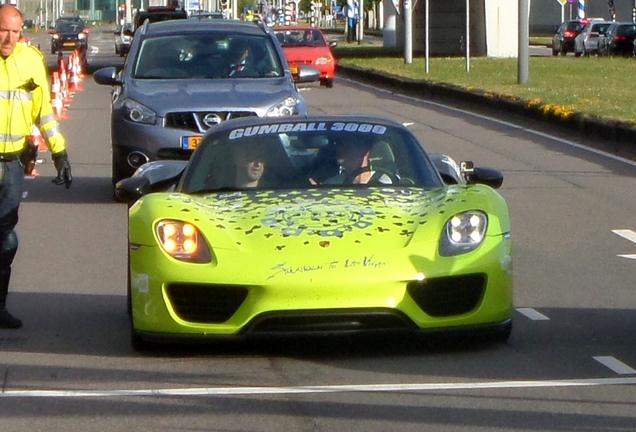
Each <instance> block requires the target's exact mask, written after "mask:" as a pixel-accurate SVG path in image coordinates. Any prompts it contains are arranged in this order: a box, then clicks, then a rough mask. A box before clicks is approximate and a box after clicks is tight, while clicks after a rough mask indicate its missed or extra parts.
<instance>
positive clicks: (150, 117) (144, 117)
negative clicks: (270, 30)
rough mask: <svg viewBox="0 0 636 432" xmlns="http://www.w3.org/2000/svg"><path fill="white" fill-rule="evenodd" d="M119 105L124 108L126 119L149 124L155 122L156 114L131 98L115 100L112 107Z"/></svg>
mask: <svg viewBox="0 0 636 432" xmlns="http://www.w3.org/2000/svg"><path fill="white" fill-rule="evenodd" d="M119 107H123V108H124V112H125V114H124V117H125V118H126V120H130V121H132V122H135V123H142V124H150V125H153V124H156V123H157V114H156V113H155V112H154V111H153V110H151V109H150V108H148V107H147V106H145V105H142V104H140V103H139V102H136V101H134V100H132V99H125V100H123V101H121V102H119V101H115V103H114V104H113V108H119Z"/></svg>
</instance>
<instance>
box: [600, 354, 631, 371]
mask: <svg viewBox="0 0 636 432" xmlns="http://www.w3.org/2000/svg"><path fill="white" fill-rule="evenodd" d="M592 358H593V359H594V360H596V361H597V362H599V363H600V364H602V365H603V366H605V367H606V368H609V369H611V370H613V371H614V372H616V373H617V374H619V375H629V374H636V370H634V369H632V368H631V367H629V366H628V365H626V364H625V363H623V362H622V361H620V360H618V359H616V358H614V357H612V356H596V357H592Z"/></svg>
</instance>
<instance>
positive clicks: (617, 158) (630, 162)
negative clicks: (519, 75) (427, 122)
mask: <svg viewBox="0 0 636 432" xmlns="http://www.w3.org/2000/svg"><path fill="white" fill-rule="evenodd" d="M340 79H342V80H344V81H349V82H351V83H353V84H356V85H359V86H361V87H365V88H368V89H373V90H376V91H380V92H383V93H387V94H391V95H393V96H397V97H401V98H404V99H407V100H412V101H416V102H418V103H422V104H424V105H431V106H435V107H439V108H444V109H447V110H450V111H454V112H458V113H462V114H466V115H470V116H473V117H477V118H480V119H483V120H488V121H490V122H493V123H497V124H500V125H504V126H507V127H510V128H512V129H517V130H521V131H524V132H527V133H530V134H533V135H537V136H540V137H542V138H547V139H550V140H552V141H556V142H559V143H561V144H566V145H568V146H570V147H574V148H576V149H579V150H585V151H588V152H590V153H594V154H596V155H599V156H603V157H606V158H608V159H613V160H615V161H619V162H622V163H625V164H627V165H631V166H634V167H636V161H633V160H629V159H625V158H622V157H620V156H616V155H613V154H611V153H607V152H604V151H601V150H597V149H594V148H591V147H587V146H584V145H583V144H579V143H576V142H574V141H570V140H566V139H563V138H559V137H556V136H554V135H550V134H547V133H543V132H539V131H536V130H534V129H528V128H526V127H523V126H519V125H516V124H514V123H510V122H507V121H503V120H499V119H496V118H494V117H489V116H486V115H483V114H476V113H474V112H471V111H466V110H463V109H459V108H455V107H452V106H448V105H444V104H442V103H438V102H431V101H427V100H425V99H420V98H416V97H413V96H407V95H404V94H401V93H394V92H392V91H390V90H384V89H381V88H378V87H374V86H371V85H368V84H364V83H360V82H358V81H354V80H351V79H348V78H340Z"/></svg>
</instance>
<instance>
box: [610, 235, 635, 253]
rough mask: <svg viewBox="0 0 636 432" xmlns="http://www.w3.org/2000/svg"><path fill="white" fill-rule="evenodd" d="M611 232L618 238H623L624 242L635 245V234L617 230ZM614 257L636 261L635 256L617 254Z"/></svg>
mask: <svg viewBox="0 0 636 432" xmlns="http://www.w3.org/2000/svg"><path fill="white" fill-rule="evenodd" d="M612 232H613V233H614V234H616V235H618V236H621V237H623V238H624V239H626V240H629V241H630V242H632V243H636V232H634V231H632V230H628V229H617V230H612ZM616 256H619V257H621V258H629V259H636V254H617V255H616Z"/></svg>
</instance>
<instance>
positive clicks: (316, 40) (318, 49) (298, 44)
mask: <svg viewBox="0 0 636 432" xmlns="http://www.w3.org/2000/svg"><path fill="white" fill-rule="evenodd" d="M274 33H275V34H276V37H277V38H278V40H279V41H280V44H281V46H282V47H283V51H284V52H285V57H286V58H287V62H288V63H289V67H290V69H291V71H292V75H295V74H296V73H297V70H298V66H299V65H302V64H305V65H309V66H313V67H315V68H316V69H318V70H319V71H320V84H321V85H324V86H326V87H327V88H331V87H333V77H334V75H335V71H336V59H335V58H334V57H333V54H331V48H332V47H335V46H336V45H337V42H336V41H333V42H327V40H326V39H325V36H324V35H323V34H322V32H321V31H320V29H318V28H316V27H309V26H306V27H303V26H292V27H289V26H285V27H280V28H276V29H274Z"/></svg>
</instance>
